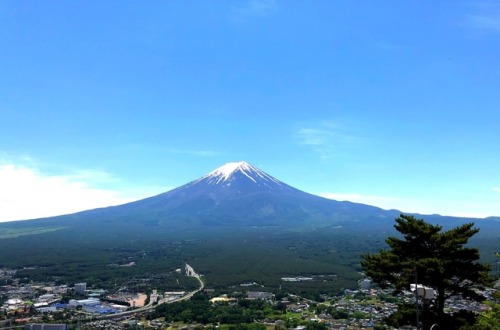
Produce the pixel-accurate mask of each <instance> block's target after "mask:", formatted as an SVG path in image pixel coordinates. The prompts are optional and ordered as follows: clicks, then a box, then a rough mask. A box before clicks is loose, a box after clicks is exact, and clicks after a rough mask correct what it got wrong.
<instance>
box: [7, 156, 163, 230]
mask: <svg viewBox="0 0 500 330" xmlns="http://www.w3.org/2000/svg"><path fill="white" fill-rule="evenodd" d="M119 181H120V180H118V179H117V178H114V177H113V176H112V175H110V174H109V173H105V172H102V171H93V170H85V171H78V172H76V173H70V174H62V175H54V174H46V173H42V172H41V171H39V170H38V169H36V168H33V167H27V166H25V165H16V164H0V222H4V221H14V220H24V219H34V218H42V217H49V216H55V215H62V214H68V213H74V212H78V211H83V210H88V209H93V208H98V207H106V206H112V205H119V204H123V203H127V202H131V201H133V200H137V199H140V198H143V197H147V196H151V195H153V194H156V193H159V192H161V191H159V189H158V188H156V189H144V188H139V189H138V190H134V191H133V192H131V191H130V190H129V191H122V190H119V189H103V188H100V187H99V184H98V183H101V184H102V183H106V184H110V183H115V184H116V183H118V182H119ZM154 190H155V191H154ZM153 191H154V192H153ZM163 191H164V190H163Z"/></svg>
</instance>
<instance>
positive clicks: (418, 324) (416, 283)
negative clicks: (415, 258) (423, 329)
mask: <svg viewBox="0 0 500 330" xmlns="http://www.w3.org/2000/svg"><path fill="white" fill-rule="evenodd" d="M417 273H418V272H417V268H415V307H416V312H417V330H419V329H420V320H419V317H418V314H419V310H418V275H417Z"/></svg>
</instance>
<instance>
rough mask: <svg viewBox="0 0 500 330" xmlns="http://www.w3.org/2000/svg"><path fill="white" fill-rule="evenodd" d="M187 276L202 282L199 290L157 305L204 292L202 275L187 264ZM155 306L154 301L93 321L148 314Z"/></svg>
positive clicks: (98, 317) (99, 317) (159, 302)
mask: <svg viewBox="0 0 500 330" xmlns="http://www.w3.org/2000/svg"><path fill="white" fill-rule="evenodd" d="M186 274H187V276H190V277H194V278H196V279H197V280H198V282H200V287H199V288H198V289H196V290H193V291H190V292H188V293H187V294H185V295H184V296H182V297H179V298H177V299H174V300H167V299H161V300H159V301H158V304H157V305H161V304H170V303H173V302H177V301H182V300H187V299H190V298H191V297H192V296H194V295H195V294H196V293H197V292H200V291H201V290H203V288H205V283H203V280H202V279H201V275H200V274H198V273H196V272H195V271H194V269H193V267H191V266H190V265H188V264H186ZM153 304H154V301H150V302H149V304H147V305H146V306H144V307H141V308H137V309H134V310H131V311H126V312H121V313H116V314H109V315H102V316H97V317H93V318H92V320H105V319H112V318H115V317H121V316H127V315H132V314H137V313H142V312H147V311H149V310H152V309H154V308H155V307H156V305H155V306H153Z"/></svg>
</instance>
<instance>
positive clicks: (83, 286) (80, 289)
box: [75, 283, 87, 294]
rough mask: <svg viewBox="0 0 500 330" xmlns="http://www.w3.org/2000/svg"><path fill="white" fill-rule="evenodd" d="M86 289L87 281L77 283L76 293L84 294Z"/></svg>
mask: <svg viewBox="0 0 500 330" xmlns="http://www.w3.org/2000/svg"><path fill="white" fill-rule="evenodd" d="M85 290H87V283H76V284H75V293H77V294H84V293H85Z"/></svg>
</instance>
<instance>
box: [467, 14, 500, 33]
mask: <svg viewBox="0 0 500 330" xmlns="http://www.w3.org/2000/svg"><path fill="white" fill-rule="evenodd" d="M467 25H468V26H469V27H472V28H475V29H479V30H484V31H493V32H500V15H469V16H467Z"/></svg>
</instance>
